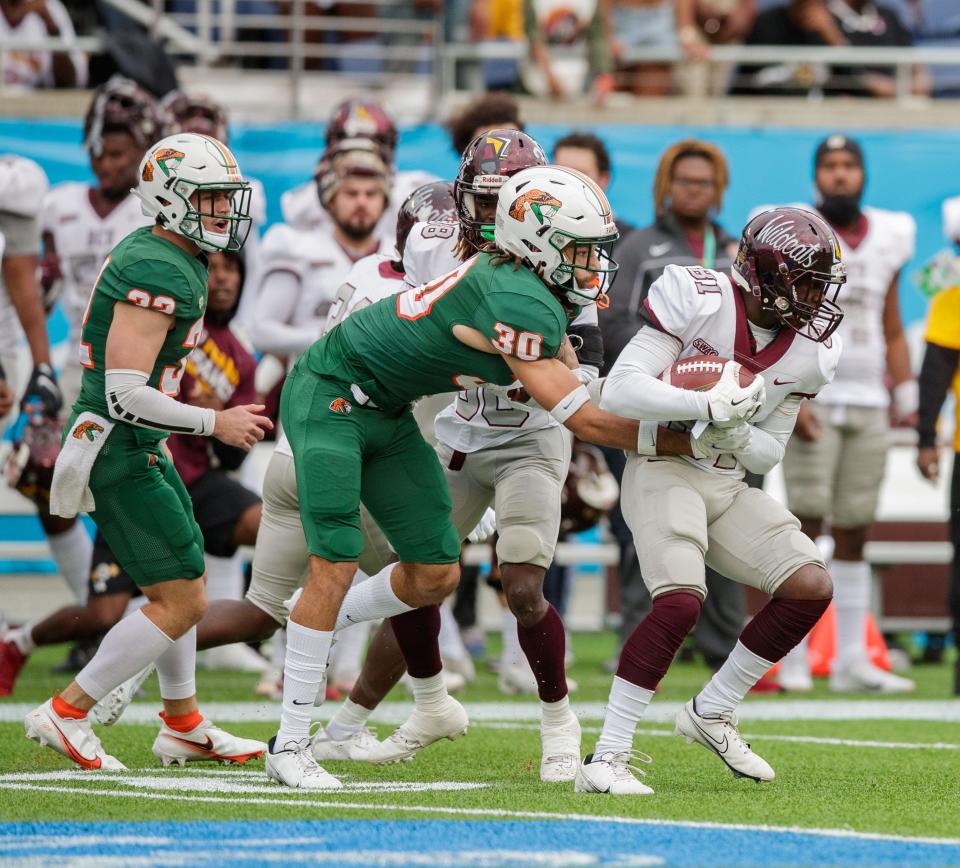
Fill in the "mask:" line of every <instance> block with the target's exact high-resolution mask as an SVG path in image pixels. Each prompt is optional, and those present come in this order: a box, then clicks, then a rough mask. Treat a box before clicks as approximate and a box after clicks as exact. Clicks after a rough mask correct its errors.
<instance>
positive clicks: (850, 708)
mask: <svg viewBox="0 0 960 868" xmlns="http://www.w3.org/2000/svg"><path fill="white" fill-rule="evenodd" d="M464 705H465V706H466V708H467V712H468V714H469V715H470V719H471V720H472V721H474V722H476V723H479V722H482V721H490V720H496V721H538V720H540V703H538V702H470V701H469V700H468V701H467V702H465V703H464ZM571 705H572V706H573V710H574V711H575V712H576V713H577V716H578V717H580V718H581V719H582V720H602V719H603V712H604V708H605V707H606V703H605V702H577V701H576V698H575V697H574V698H573V702H572V703H571ZM682 705H683V703H680V702H659V701H657V700H654V702H653V704H652V705H651V706H650V708H649V709H648V710H647V715H646V717H645V718H644V720H645V721H646V722H648V723H672V722H673V716H674V715H675V714H676V713H677V711H679V710H680V708H681V707H682ZM35 707H36V703H26V702H14V703H0V723H11V722H17V723H21V722H22V721H23V718H24V716H25V715H26V714H27V713H28V712H30V711H32V710H33V709H34V708H35ZM158 707H159V704H155V703H148V702H135V703H133V704H132V705H131V706H130V707H129V708H128V709H127V710H126V712H124V715H123V717H122V718H121V719H120V722H121V723H139V724H145V723H149V724H153V725H157V726H159V724H158V723H157V709H158ZM336 707H337V703H333V702H331V703H327V705H326V707H325V708H324V709H323V710H322V711H320V712H319V713H318V714H317V717H318V718H324V719H325V718H327V717H329V716H330V715H331V714H332V713H333V710H334V709H335V708H336ZM203 711H204V713H205V714H207V715H208V716H209V717H210V718H211V719H212V720H215V721H217V722H218V723H256V722H265V721H268V722H272V723H276V722H279V720H280V704H279V703H274V702H269V701H266V700H259V701H252V702H204V703H203ZM411 711H413V703H410V702H384V703H383V704H382V705H380V707H379V708H377V710H376V711H375V712H374V714H373V718H372V720H373V721H374V722H375V723H402V722H403V721H404V720H406V719H407V716H408V715H409V714H410V712H411ZM738 715H739V717H740V720H741V721H751V722H752V721H768V720H783V721H795V720H929V721H936V722H938V723H960V700H957V699H941V700H937V699H890V700H878V699H791V700H781V701H776V700H774V701H771V700H747V701H746V702H745V703H744V704H743V705H742V706H741V707H740V708H739V710H738Z"/></svg>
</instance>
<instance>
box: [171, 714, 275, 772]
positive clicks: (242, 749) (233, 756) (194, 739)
mask: <svg viewBox="0 0 960 868" xmlns="http://www.w3.org/2000/svg"><path fill="white" fill-rule="evenodd" d="M161 716H162V714H161ZM266 749H267V745H266V742H262V741H256V740H255V739H252V738H239V737H238V736H235V735H230V733H229V732H226V731H225V730H222V729H220V727H219V726H215V725H214V723H213V722H212V721H210V720H207V719H206V718H203V720H201V721H200V723H198V724H197V725H196V726H195V727H194V728H193V729H191V730H188V731H187V732H179V731H177V730H175V729H171V728H170V727H169V726H167V723H166V721H164V723H163V726H162V727H161V728H160V734H159V735H158V736H157V738H156V740H155V741H154V743H153V755H154V756H155V757H156V758H157V759H158V760H160V762H162V763H163V764H164V765H165V766H169V765H172V764H173V763H177V764H178V765H181V766H183V765H186V764H187V763H191V762H219V763H223V764H224V765H229V764H230V763H236V764H237V765H243V763H245V762H246V761H247V760H249V759H260V757H262V756H263V754H264V751H266Z"/></svg>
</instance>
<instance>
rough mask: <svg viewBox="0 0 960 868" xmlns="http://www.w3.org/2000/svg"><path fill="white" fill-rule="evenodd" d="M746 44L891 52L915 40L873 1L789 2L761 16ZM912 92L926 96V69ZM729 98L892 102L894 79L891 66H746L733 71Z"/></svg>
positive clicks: (890, 11) (893, 15) (916, 70)
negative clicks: (839, 97)
mask: <svg viewBox="0 0 960 868" xmlns="http://www.w3.org/2000/svg"><path fill="white" fill-rule="evenodd" d="M746 44H748V45H835V46H847V45H849V46H865V47H891V48H893V47H902V46H908V45H912V44H913V39H912V37H911V36H910V33H909V32H908V31H907V29H906V28H905V27H904V26H903V24H902V23H901V21H900V19H899V17H898V16H897V13H896V12H895V11H894V10H893V9H891V8H890V7H889V6H885V5H882V4H878V3H874V2H872V0H830V2H827V0H790V2H787V3H784V4H783V5H780V6H775V7H774V8H772V9H768V10H767V11H765V12H761V13H760V14H759V15H758V16H757V20H756V23H755V24H754V26H753V30H752V31H751V32H750V35H749V36H748V37H747V39H746ZM911 91H912V92H913V93H914V94H927V93H929V91H930V79H929V76H928V74H927V71H926V70H925V69H924V68H922V67H919V66H915V67H914V68H913V80H912V84H911ZM732 92H733V93H735V94H761V95H804V94H810V93H824V94H830V95H849V96H880V97H892V96H895V95H896V78H895V70H894V69H893V68H892V67H891V66H889V65H886V66H884V65H863V66H824V65H822V64H811V63H806V62H803V63H782V64H770V65H766V64H765V65H760V66H757V65H755V64H753V65H751V64H745V65H743V66H742V67H740V69H739V70H738V71H737V75H736V79H735V83H734V87H733V89H732Z"/></svg>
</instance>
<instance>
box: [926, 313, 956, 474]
mask: <svg viewBox="0 0 960 868" xmlns="http://www.w3.org/2000/svg"><path fill="white" fill-rule="evenodd" d="M931 319H932V317H931ZM958 366H960V349H956V348H953V347H945V346H942V345H940V344H938V343H934V342H933V341H931V340H930V339H929V337H928V339H927V348H926V352H924V354H923V365H922V366H921V368H920V378H919V387H920V389H919V391H920V401H919V408H918V410H917V468H918V469H919V470H920V473H921V475H922V476H923V477H924V479H931V480H932V479H936V478H937V477H938V476H939V474H940V454H939V450H938V449H937V419H939V418H940V410H941V409H943V402H944V401H945V400H946V397H947V392H948V391H949V389H950V383H951V382H953V378H954V377H955V376H956V373H957V367H958Z"/></svg>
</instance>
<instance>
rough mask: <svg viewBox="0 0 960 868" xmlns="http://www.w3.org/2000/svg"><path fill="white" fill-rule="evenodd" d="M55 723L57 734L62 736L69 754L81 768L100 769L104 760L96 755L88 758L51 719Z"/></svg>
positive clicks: (61, 738)
mask: <svg viewBox="0 0 960 868" xmlns="http://www.w3.org/2000/svg"><path fill="white" fill-rule="evenodd" d="M50 723H52V724H53V728H54V729H55V730H56V731H57V735H59V736H60V741H61V742H62V743H63V746H64V747H65V748H66V749H67V755H68V756H69V757H70V759H72V760H73V761H74V762H75V763H76V764H77V765H78V766H80V768H82V769H98V768H100V766H101V765H103V761H102V760H101V759H100V757H94V758H93V759H87V758H86V757H85V756H84V755H83V754H82V753H80V752H79V751H78V750H77V749H76V748H75V747H74V746H73V745H72V744H70V739H68V738H67V737H66V736H65V735H64V734H63V733H62V732H61V731H60V727H59V726H57V724H56V722H55V721H52V720H51V721H50Z"/></svg>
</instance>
